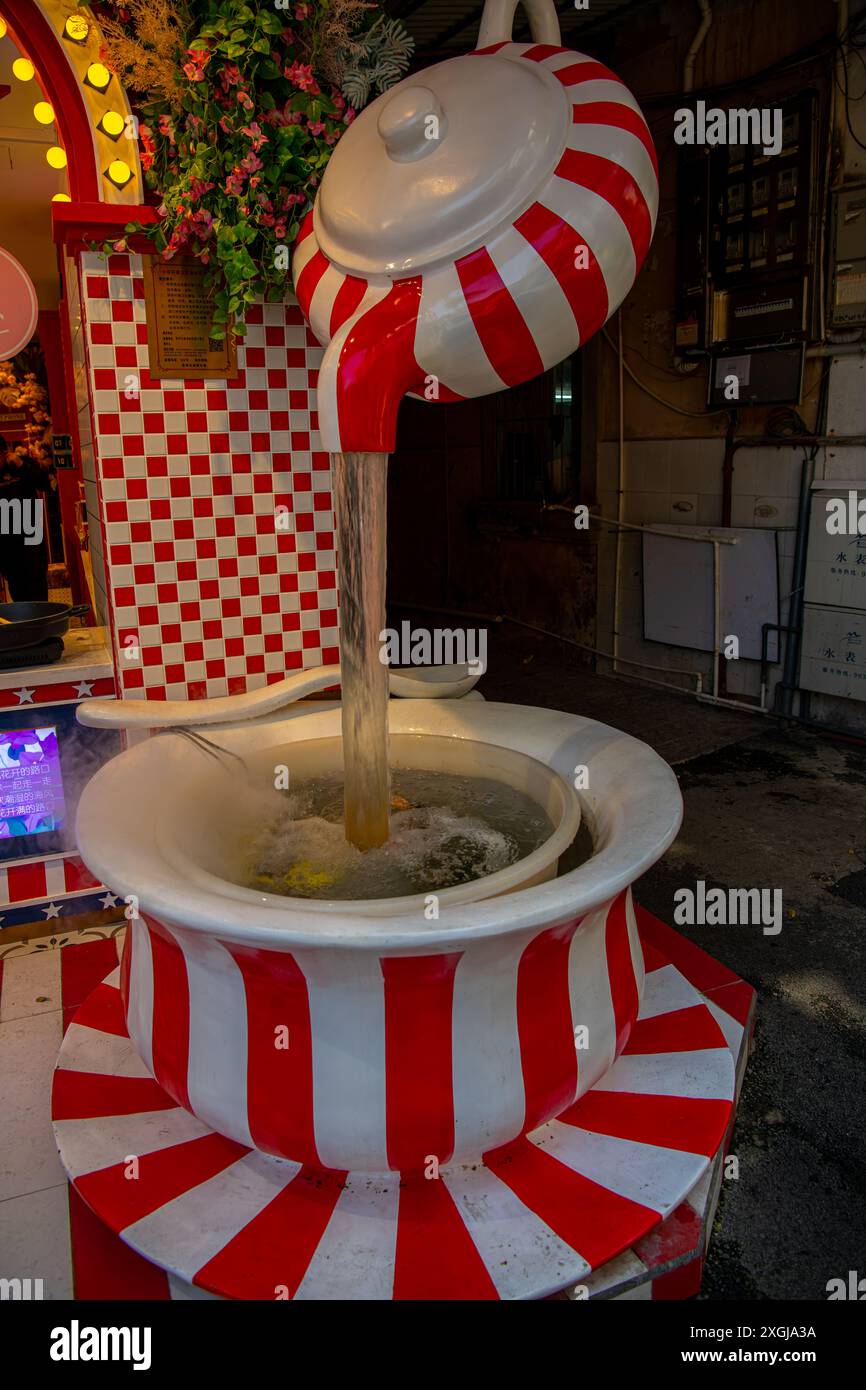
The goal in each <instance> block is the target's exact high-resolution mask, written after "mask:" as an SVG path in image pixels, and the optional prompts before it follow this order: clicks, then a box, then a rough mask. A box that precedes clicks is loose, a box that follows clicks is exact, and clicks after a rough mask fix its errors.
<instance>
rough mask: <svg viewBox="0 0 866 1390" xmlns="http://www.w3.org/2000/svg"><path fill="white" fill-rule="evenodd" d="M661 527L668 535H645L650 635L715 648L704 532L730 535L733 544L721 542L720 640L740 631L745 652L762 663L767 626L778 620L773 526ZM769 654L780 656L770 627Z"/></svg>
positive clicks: (647, 634) (701, 648)
mask: <svg viewBox="0 0 866 1390" xmlns="http://www.w3.org/2000/svg"><path fill="white" fill-rule="evenodd" d="M656 531H657V532H661V531H663V532H664V533H665V534H664V535H659V534H656V533H654V532H648V531H645V532H644V533H643V603H644V637H645V638H646V639H647V641H649V642H666V643H668V644H669V645H670V646H675V647H689V648H691V649H692V650H693V651H699V652H711V651H712V650H713V619H714V613H715V596H714V589H713V547H712V545H711V544H709V543H708V541H707V540H705V539H702V538H703V537H711V536H719V537H726V538H728V537H729V538H731V539H733V540H735V541H736V542H737V543H736V545H720V546H719V572H720V585H721V638H722V643H723V644H724V639H725V638H726V637H728V636H736V637H737V638H738V639H739V644H740V646H739V654H740V657H743V658H746V659H749V660H752V661H760V659H761V629H762V626H763V624H764V623H777V622H778V621H779V575H778V557H777V552H776V533H775V531H772V530H770V529H763V528H746V527H721V526H659V527H657V528H656ZM768 655H769V659H770V660H771V661H775V660H776V659H777V656H778V635H777V634H776V633H770V636H769V643H768Z"/></svg>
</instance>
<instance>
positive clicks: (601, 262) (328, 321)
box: [293, 43, 658, 451]
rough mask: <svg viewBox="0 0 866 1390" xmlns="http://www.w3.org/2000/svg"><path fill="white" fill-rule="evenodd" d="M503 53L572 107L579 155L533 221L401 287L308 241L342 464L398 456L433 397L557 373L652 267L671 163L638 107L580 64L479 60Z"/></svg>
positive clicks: (302, 235) (325, 391)
mask: <svg viewBox="0 0 866 1390" xmlns="http://www.w3.org/2000/svg"><path fill="white" fill-rule="evenodd" d="M494 53H495V54H496V56H497V59H503V58H505V59H509V60H512V61H514V62H518V63H520V62H530V63H538V64H540V65H541V66H543V67H544V68H546V69H547V70H548V71H549V72H550V73H551V75H552V77H553V78H554V79H555V80H556V81H557V82H559V83H561V84H562V86H563V87H564V88H565V90H566V93H567V96H568V99H569V101H570V103H571V114H572V123H571V127H570V130H569V133H568V137H567V141H566V148H565V150H564V152H563V154H562V156H561V158H560V160H559V162H558V163H557V165H556V167H555V169H554V170H553V173H552V174H551V176H550V177H549V178H548V180H547V182H546V183H545V184H544V186H543V187H542V188H541V190H540V191H539V194H538V197H537V199H536V201H535V202H534V203H533V204H532V205H531V207H529V208H528V209H527V210H526V211H525V212H523V213H522V214H521V215H520V216H519V217H518V218H517V219H516V220H515V221H514V222H513V223H512V224H511V225H509V226H507V227H504V228H502V229H500V230H499V231H497V232H496V233H495V234H494V235H493V236H492V237H491V238H490V240H489V241H488V243H487V244H486V245H485V246H483V247H480V248H479V249H477V250H475V251H473V252H471V253H470V254H468V255H466V256H462V257H461V258H460V259H458V260H457V261H456V262H450V263H445V264H443V265H441V266H438V267H435V268H434V269H432V270H430V271H429V272H426V273H424V274H423V275H418V276H415V277H413V278H410V279H405V280H397V281H394V282H393V283H392V282H390V281H389V280H387V279H385V278H384V277H383V278H382V279H376V280H370V281H368V280H366V279H363V278H360V277H357V276H352V275H347V274H345V273H343V272H342V271H340V270H338V269H337V267H336V266H334V265H332V264H331V263H330V262H329V261H328V259H327V257H326V256H325V255H324V253H323V252H322V250H321V249H320V247H319V245H318V242H317V240H316V235H315V231H314V228H313V215H312V213H310V214H308V216H307V218H306V219H305V221H304V223H303V225H302V227H301V230H300V232H299V235H298V240H297V243H296V249H295V253H294V262H293V273H294V280H295V287H296V292H297V296H298V300H299V303H300V305H301V308H302V309H303V312H304V314H305V315H306V317H307V320H308V322H309V323H310V326H311V327H312V329H313V332H314V333H315V335H316V337H317V338H318V340H319V341H320V342H321V343H322V344H323V345H329V348H328V351H327V353H326V355H325V359H324V361H323V363H322V370H321V373H320V376H319V387H318V394H319V422H320V429H321V434H322V441H323V443H324V445H325V447H326V448H328V449H329V450H331V451H338V450H341V449H342V450H350V449H351V450H363V449H384V450H387V451H390V450H392V449H393V448H394V431H395V428H396V415H397V407H398V405H399V402H400V399H401V398H402V396H403V395H405V394H406V393H407V392H413V393H418V394H421V395H424V394H425V387H426V386H428V384H429V383H430V382H433V381H435V383H436V385H435V393H433V392H431V391H429V390H428V391H427V395H428V396H429V398H430V399H438V400H441V401H448V400H455V399H462V398H465V397H469V396H480V395H486V394H488V393H490V392H494V391H501V390H502V389H503V388H505V387H506V386H516V385H518V384H519V383H520V382H523V381H527V380H528V379H529V378H530V377H533V376H536V375H538V374H539V373H541V372H543V371H545V370H547V368H549V367H552V366H555V365H556V363H558V362H561V361H562V360H563V358H565V357H567V356H569V354H570V353H572V352H574V351H575V349H576V348H578V347H579V346H580V345H581V344H583V343H585V342H586V341H587V339H588V338H590V337H591V336H592V334H593V333H595V332H596V331H597V330H598V329H599V328H600V327H601V326H602V324H603V323H605V321H606V320H607V319H608V318H609V317H610V315H611V314H612V313H614V311H615V310H616V309H617V308H618V306H619V305H620V304H621V303H622V301H623V299H624V298H625V296H626V295H627V294H628V292H629V290H630V289H631V286H632V285H633V283H634V281H635V278H636V276H637V273H638V271H639V270H640V268H641V265H642V264H643V261H644V258H645V257H646V254H647V250H648V249H649V244H650V240H651V238H652V234H653V230H654V228H655V222H656V215H657V211H658V163H657V159H656V153H655V149H654V146H653V142H652V137H651V135H650V132H649V128H648V127H647V124H646V121H645V120H644V118H643V116H642V114H641V111H640V108H639V106H638V104H637V102H636V101H635V99H634V98H633V97H632V95H631V93H630V92H629V91H628V89H627V88H626V87H625V86H624V84H623V83H622V82H621V81H620V80H619V78H618V77H616V76H615V75H614V73H612V72H611V71H610V70H609V69H608V68H606V67H605V66H604V65H603V64H601V63H597V62H595V61H594V60H593V59H592V58H588V57H586V56H585V55H583V54H580V53H574V52H572V51H571V50H569V49H564V48H556V47H552V46H550V45H545V44H520V43H504V44H497V45H494V46H493V47H491V48H487V49H482V50H478V51H477V52H476V53H474V54H472V55H471V57H472V58H473V60H477V61H480V62H483V61H484V60H485V58H486V57H487V56H489V55H490V54H494ZM455 61H459V60H455Z"/></svg>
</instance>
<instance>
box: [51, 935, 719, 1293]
mask: <svg viewBox="0 0 866 1390" xmlns="http://www.w3.org/2000/svg"><path fill="white" fill-rule="evenodd" d="M648 965H649V962H648ZM653 967H654V968H653ZM117 977H118V972H117V971H115V972H114V973H113V974H112V975H111V976H109V978H108V979H107V980H106V981H105V982H104V983H103V984H101V985H99V986H98V987H97V988H96V989H95V990H94V991H93V993H92V994H91V995H90V996H89V998H88V999H87V1000H86V1001H85V1002H84V1004H82V1006H81V1007H80V1009H79V1010H78V1012H77V1014H76V1016H75V1019H74V1021H73V1022H72V1024H71V1025H70V1027H69V1029H68V1031H67V1033H66V1037H65V1039H64V1042H63V1046H62V1048H61V1051H60V1056H59V1059H58V1064H57V1069H56V1071H55V1076H54V1089H53V1094H52V1117H53V1121H54V1128H55V1134H56V1137H57V1143H58V1147H59V1150H60V1155H61V1158H62V1161H63V1164H64V1166H65V1168H66V1170H67V1172H68V1174H69V1177H70V1179H71V1181H72V1182H73V1184H74V1186H75V1188H76V1189H77V1191H78V1192H79V1193H80V1195H81V1196H82V1197H83V1199H84V1200H85V1201H86V1202H87V1203H88V1204H89V1206H90V1207H92V1209H93V1210H94V1211H95V1212H96V1214H97V1215H98V1216H99V1217H101V1219H102V1220H103V1221H104V1222H105V1223H106V1224H107V1225H108V1226H109V1227H110V1228H111V1229H112V1230H113V1231H115V1232H116V1233H117V1234H119V1235H120V1236H121V1238H122V1239H123V1240H124V1241H125V1242H126V1243H127V1244H128V1245H130V1246H131V1247H132V1248H133V1249H134V1250H136V1251H138V1252H139V1253H140V1254H141V1255H143V1256H144V1257H145V1258H146V1259H149V1260H152V1261H153V1262H154V1263H155V1264H157V1265H160V1266H161V1267H162V1268H164V1269H166V1270H168V1271H169V1272H170V1273H172V1274H174V1275H176V1276H178V1277H179V1278H180V1279H182V1280H185V1281H186V1282H187V1283H189V1284H192V1285H194V1286H195V1287H197V1288H200V1289H202V1290H206V1291H207V1292H209V1293H211V1294H216V1295H217V1296H221V1297H225V1298H237V1299H269V1300H270V1299H280V1298H292V1299H295V1298H298V1299H323V1300H329V1299H335V1300H347V1299H366V1300H369V1299H465V1300H479V1299H530V1298H542V1297H544V1296H545V1295H548V1294H551V1293H555V1292H558V1291H559V1290H561V1289H564V1288H568V1287H570V1286H572V1285H574V1284H578V1283H580V1282H581V1280H582V1279H583V1278H584V1277H585V1276H586V1275H587V1274H588V1273H589V1272H590V1270H592V1269H596V1268H598V1267H599V1266H600V1265H603V1264H605V1263H606V1262H607V1261H608V1260H610V1259H612V1258H613V1257H614V1256H615V1255H617V1254H619V1253H620V1252H621V1251H623V1250H625V1249H626V1248H627V1247H628V1246H630V1245H631V1244H632V1243H633V1242H634V1241H636V1240H638V1239H640V1237H641V1236H643V1235H645V1234H646V1233H647V1232H648V1231H650V1230H651V1229H652V1228H653V1227H654V1226H656V1225H657V1224H658V1223H659V1222H660V1221H661V1220H662V1219H663V1218H664V1217H665V1216H666V1215H667V1214H668V1213H669V1212H670V1211H672V1210H673V1208H674V1207H676V1206H677V1205H678V1204H679V1202H681V1201H682V1199H683V1198H684V1197H685V1195H686V1194H687V1193H688V1192H689V1191H690V1190H691V1189H692V1188H693V1187H694V1185H695V1183H696V1182H697V1181H698V1180H699V1179H700V1177H701V1176H702V1174H703V1173H704V1171H705V1169H706V1168H707V1166H708V1164H709V1162H710V1160H711V1158H712V1157H713V1155H714V1154H715V1153H716V1152H717V1150H718V1148H719V1146H720V1144H721V1142H722V1139H723V1136H724V1133H725V1129H726V1127H727V1123H728V1119H729V1117H730V1113H731V1107H732V1104H733V1095H734V1069H733V1061H732V1058H731V1054H730V1052H729V1050H728V1048H727V1046H726V1044H725V1040H724V1037H723V1035H722V1033H721V1030H720V1028H719V1026H718V1024H717V1023H716V1022H715V1020H714V1019H713V1017H712V1015H711V1013H710V1011H709V1009H707V1007H706V1006H705V1005H704V1004H703V1002H702V1000H701V997H700V995H699V994H698V993H697V991H696V990H695V989H694V987H693V986H692V985H690V984H689V983H688V981H687V980H686V979H685V977H684V976H683V975H682V974H680V972H679V971H678V970H677V969H676V968H675V967H674V966H673V965H671V964H669V963H666V962H665V961H663V959H662V958H661V957H660V956H659V955H658V953H657V952H655V953H654V959H653V962H652V965H651V966H650V967H649V970H648V974H647V978H646V988H645V992H644V999H643V1004H642V1008H641V1013H640V1016H639V1019H638V1022H637V1023H636V1024H635V1027H634V1029H633V1031H632V1034H631V1037H630V1039H629V1042H628V1045H627V1047H626V1049H625V1052H624V1053H623V1055H622V1056H621V1057H620V1058H619V1060H618V1061H617V1062H616V1063H615V1064H614V1066H613V1067H612V1068H611V1070H610V1071H609V1072H608V1073H607V1074H606V1075H605V1076H604V1077H603V1078H602V1080H601V1081H600V1082H599V1083H598V1085H597V1086H595V1087H594V1088H593V1090H591V1091H589V1092H588V1093H587V1094H586V1095H585V1096H584V1097H583V1098H582V1099H581V1100H579V1101H578V1102H577V1103H576V1104H575V1105H572V1106H570V1107H569V1108H568V1109H567V1110H565V1111H563V1113H562V1114H561V1115H560V1116H559V1117H558V1119H556V1120H553V1121H551V1122H550V1123H549V1124H545V1125H543V1126H541V1127H540V1128H539V1129H537V1130H535V1131H534V1132H532V1133H531V1134H528V1135H526V1136H525V1137H524V1138H523V1139H521V1140H518V1141H517V1142H516V1143H514V1144H512V1145H509V1146H508V1147H507V1148H506V1149H500V1150H498V1151H496V1152H494V1153H488V1154H486V1155H485V1157H484V1162H483V1163H479V1164H475V1165H466V1166H459V1165H455V1166H452V1167H448V1166H446V1167H443V1168H442V1169H441V1171H440V1174H439V1176H438V1178H436V1177H431V1178H425V1177H421V1176H417V1175H412V1176H399V1175H397V1174H394V1173H385V1174H380V1175H376V1174H371V1173H363V1172H360V1173H346V1172H335V1171H332V1170H321V1169H315V1168H310V1167H304V1166H302V1165H300V1164H298V1163H293V1162H290V1161H289V1160H286V1159H278V1158H272V1157H269V1156H268V1155H265V1154H262V1153H259V1152H258V1151H257V1150H255V1149H250V1148H248V1147H245V1146H243V1145H241V1144H238V1143H235V1142H234V1141H233V1140H230V1139H226V1138H223V1136H222V1135H219V1134H215V1133H214V1132H213V1131H212V1130H209V1129H208V1128H207V1127H206V1126H205V1125H203V1124H202V1123H201V1122H200V1121H199V1120H197V1119H195V1118H194V1117H193V1116H192V1115H190V1114H189V1113H188V1112H187V1111H186V1110H184V1109H182V1108H181V1107H180V1106H178V1105H176V1104H175V1102H174V1101H173V1100H172V1099H171V1098H170V1097H169V1096H168V1095H167V1094H166V1092H165V1091H163V1090H162V1088H161V1087H160V1086H159V1085H158V1084H157V1082H156V1081H154V1080H153V1078H152V1077H151V1076H150V1074H149V1073H148V1072H147V1071H146V1069H145V1067H144V1065H143V1063H142V1062H141V1060H140V1058H139V1057H138V1054H137V1053H136V1052H135V1050H134V1048H133V1046H132V1044H131V1042H130V1040H129V1037H128V1034H127V1031H126V1024H125V1021H124V1018H123V1010H122V1006H121V1000H120V992H119V989H118V987H117Z"/></svg>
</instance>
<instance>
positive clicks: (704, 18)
mask: <svg viewBox="0 0 866 1390" xmlns="http://www.w3.org/2000/svg"><path fill="white" fill-rule="evenodd" d="M698 8H699V10H700V12H701V25H700V28H699V29H698V32H697V33H696V34H695V37H694V38H693V39H692V44H691V48H690V49H689V51H688V53H687V54H686V60H685V62H684V64H683V91H684V92H690V91H691V90H692V88H693V87H694V85H695V61H696V59H697V56H698V53H699V52H700V50H701V48H702V47H703V43H704V39H705V38H706V37H707V34H708V33H709V30H710V26H711V24H712V22H713V12H712V10H711V9H710V4H709V0H698Z"/></svg>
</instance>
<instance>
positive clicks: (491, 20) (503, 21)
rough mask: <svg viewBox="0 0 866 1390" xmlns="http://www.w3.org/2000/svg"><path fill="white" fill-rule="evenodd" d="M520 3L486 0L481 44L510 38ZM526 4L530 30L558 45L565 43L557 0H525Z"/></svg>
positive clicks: (540, 40)
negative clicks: (555, 1)
mask: <svg viewBox="0 0 866 1390" xmlns="http://www.w3.org/2000/svg"><path fill="white" fill-rule="evenodd" d="M517 3H518V0H485V5H484V13H483V14H482V16H481V24H480V25H479V28H478V43H477V44H476V47H477V48H488V47H489V46H490V45H491V44H494V43H509V42H510V40H511V32H512V28H513V25H514V11H515V10H516V9H517ZM523 8H524V10H525V11H526V14H527V16H528V18H529V32H530V33H531V35H532V37H533V39H534V41H535V42H536V43H550V44H554V45H555V47H557V48H558V47H559V46H560V43H561V38H560V33H559V16H558V15H557V13H556V6H555V5H554V3H553V0H523Z"/></svg>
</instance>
